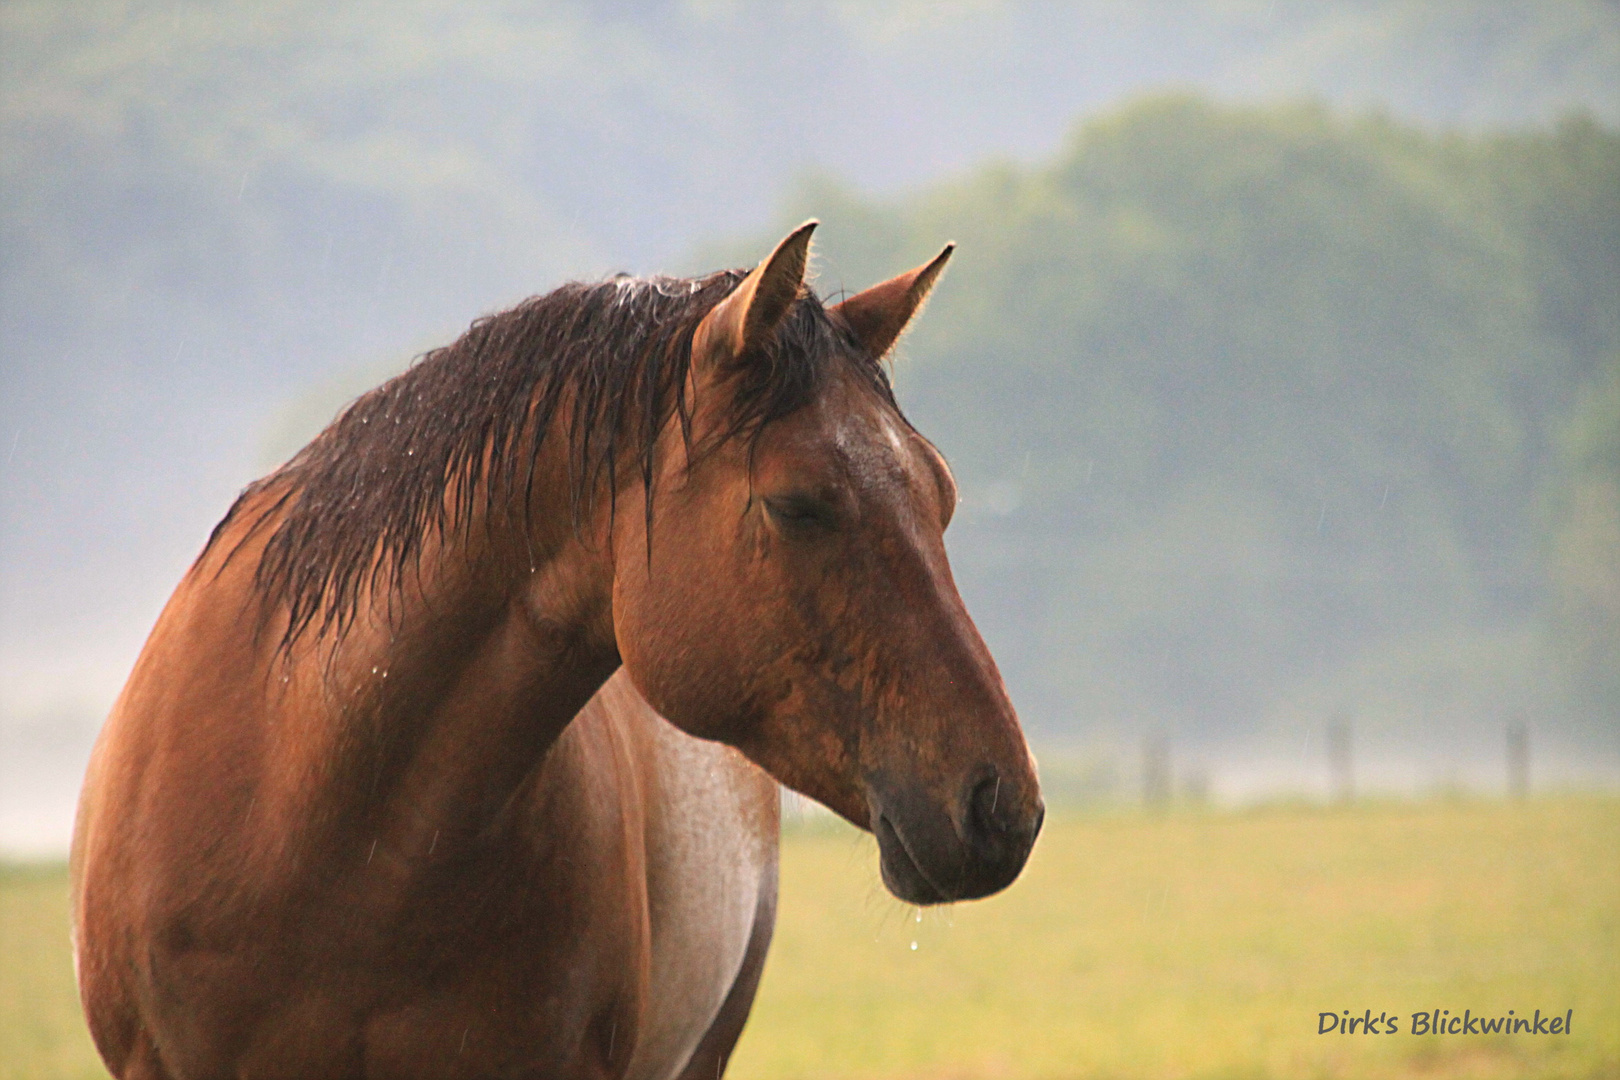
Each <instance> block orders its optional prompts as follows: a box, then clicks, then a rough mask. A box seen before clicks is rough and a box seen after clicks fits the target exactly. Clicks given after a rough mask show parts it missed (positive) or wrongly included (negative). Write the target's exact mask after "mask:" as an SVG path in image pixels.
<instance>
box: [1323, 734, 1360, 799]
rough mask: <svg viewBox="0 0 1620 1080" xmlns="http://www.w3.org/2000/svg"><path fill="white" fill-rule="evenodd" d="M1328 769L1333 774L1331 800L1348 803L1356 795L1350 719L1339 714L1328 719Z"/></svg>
mask: <svg viewBox="0 0 1620 1080" xmlns="http://www.w3.org/2000/svg"><path fill="white" fill-rule="evenodd" d="M1327 753H1328V771H1329V772H1330V773H1332V775H1333V801H1334V802H1337V803H1341V804H1349V803H1350V802H1352V801H1354V799H1355V797H1356V773H1355V760H1354V756H1353V753H1352V750H1351V745H1350V721H1349V719H1347V718H1346V717H1343V716H1339V717H1335V718H1334V719H1332V720H1330V721H1328V727H1327Z"/></svg>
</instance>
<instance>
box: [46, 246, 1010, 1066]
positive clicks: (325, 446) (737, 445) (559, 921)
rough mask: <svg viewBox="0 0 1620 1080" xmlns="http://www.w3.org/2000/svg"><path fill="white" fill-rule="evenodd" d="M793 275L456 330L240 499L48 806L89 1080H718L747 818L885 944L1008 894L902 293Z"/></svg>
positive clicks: (546, 310) (980, 674)
mask: <svg viewBox="0 0 1620 1080" xmlns="http://www.w3.org/2000/svg"><path fill="white" fill-rule="evenodd" d="M808 237H809V229H808V227H806V228H804V229H801V230H799V231H798V232H796V233H795V234H793V236H791V237H789V239H788V240H787V241H784V242H783V244H782V245H779V247H778V249H777V251H776V252H774V253H773V254H772V256H771V258H770V259H768V260H767V261H766V262H765V263H762V264H761V265H760V266H759V267H757V268H756V269H755V270H754V271H752V272H751V273H749V274H747V275H746V276H743V275H732V276H729V277H728V276H726V275H719V276H717V277H714V278H710V279H700V280H697V281H694V282H684V283H674V285H673V286H672V285H668V284H663V283H660V284H656V285H654V286H651V287H644V286H641V285H636V284H629V285H622V284H618V283H608V284H604V285H602V286H594V287H579V289H578V290H577V291H576V292H575V293H573V294H568V295H562V294H563V293H564V292H565V290H559V293H557V294H550V295H549V296H548V297H545V298H539V299H538V300H537V301H536V302H534V304H533V305H532V306H529V307H526V308H520V309H518V310H516V311H514V312H513V313H508V315H506V316H498V317H493V318H492V319H490V320H486V321H485V322H484V323H480V324H475V326H474V328H473V331H471V332H469V334H468V335H467V336H466V337H465V338H464V339H463V340H462V341H461V342H458V343H457V345H456V346H453V347H451V349H449V350H445V351H444V353H443V355H437V354H436V355H430V357H429V358H427V359H426V360H425V361H423V363H422V364H419V365H418V367H417V368H413V369H412V372H410V373H407V374H406V375H405V376H401V377H400V379H397V380H395V381H394V382H392V383H390V384H387V385H385V386H384V387H383V388H380V389H379V390H378V391H375V392H374V393H373V394H372V395H368V396H367V397H366V398H362V399H361V400H360V401H359V402H358V403H357V404H356V405H355V406H354V407H352V408H351V409H350V410H349V411H348V412H347V413H346V414H345V415H344V416H343V417H342V418H340V420H339V421H338V423H336V424H334V426H333V427H332V428H331V429H328V432H326V433H324V434H323V435H322V436H321V437H320V438H318V439H317V440H316V442H315V443H313V444H311V447H310V448H307V449H306V451H305V452H304V453H303V454H301V455H300V456H299V457H297V458H295V459H294V460H293V462H291V463H289V465H288V466H286V467H284V468H283V469H282V470H280V471H278V472H277V473H276V474H273V475H272V476H270V477H268V478H267V479H266V480H264V481H261V482H260V483H259V484H256V485H254V486H253V487H251V488H250V489H249V490H248V492H246V493H244V495H243V497H242V498H241V499H240V500H239V501H238V503H237V505H236V507H234V508H233V510H232V512H231V514H230V515H228V516H227V518H226V520H225V521H224V522H222V523H221V526H220V527H219V529H217V530H216V534H215V536H214V537H213V538H212V539H211V541H210V543H209V545H208V547H207V548H206V549H205V550H204V553H203V555H202V556H201V557H200V558H199V559H198V561H197V562H196V564H194V565H193V567H192V569H191V570H190V571H189V572H188V574H187V576H186V578H185V580H184V581H183V582H182V583H181V585H180V587H179V589H177V591H176V593H175V595H174V597H173V598H172V599H171V600H170V602H169V604H168V606H167V607H166V608H165V610H164V613H163V615H162V616H161V617H160V619H159V621H158V624H157V626H156V627H155V629H154V631H153V633H152V636H151V638H150V639H149V641H148V643H147V645H146V647H145V649H144V650H143V652H142V655H141V658H140V660H139V661H138V662H137V665H136V668H135V670H134V672H133V673H132V675H131V677H130V680H129V683H128V684H127V685H126V687H125V689H124V692H123V694H122V695H121V696H120V698H119V701H118V703H117V704H116V705H115V707H114V710H113V713H112V715H111V717H110V718H109V720H108V723H107V726H106V728H105V729H104V731H103V734H102V737H101V739H100V740H99V742H98V745H97V748H96V751H95V753H94V755H93V758H92V762H91V766H90V770H89V773H88V775H87V777H86V783H85V788H84V792H83V795H82V796H81V803H80V813H79V821H78V825H77V828H76V832H75V841H74V856H73V868H74V882H75V960H76V965H77V969H78V976H79V982H80V992H81V996H82V998H83V1001H84V1004H85V1009H86V1013H87V1016H88V1019H89V1021H90V1026H91V1031H92V1034H93V1035H94V1036H95V1039H96V1043H97V1046H98V1048H99V1049H100V1050H101V1052H102V1054H103V1057H104V1058H105V1059H106V1060H107V1062H108V1064H109V1067H110V1068H111V1069H112V1071H113V1072H114V1074H115V1075H117V1076H119V1077H121V1078H123V1080H145V1078H173V1080H192V1078H208V1077H225V1076H233V1077H293V1076H296V1077H310V1078H320V1077H331V1078H333V1080H339V1078H341V1080H349V1078H358V1077H437V1076H444V1077H451V1076H503V1077H504V1076H511V1077H531V1076H532V1077H557V1078H574V1077H579V1078H586V1077H614V1078H621V1077H625V1078H634V1080H673V1078H676V1077H684V1076H690V1077H698V1076H703V1077H709V1076H715V1075H718V1074H719V1073H720V1071H721V1070H722V1069H723V1067H724V1064H725V1061H726V1058H727V1057H728V1056H729V1054H730V1050H731V1047H732V1045H733V1043H734V1042H735V1040H736V1038H737V1036H738V1034H739V1033H740V1031H741V1028H742V1024H743V1021H744V1019H745V1018H746V1015H747V1011H748V1008H749V1005H750V1003H751V1000H752V996H753V991H754V987H755V985H756V984H757V980H758V977H759V972H760V968H761V965H762V964H763V960H764V954H765V949H766V947H767V945H768V942H769V937H770V930H771V925H772V920H773V918H774V904H775V881H776V877H775V865H776V863H775V860H776V848H775V844H776V827H777V819H776V813H777V811H776V802H775V799H776V788H775V784H774V782H773V781H772V779H771V777H774V778H775V779H776V780H780V781H782V782H784V783H787V784H789V785H790V786H793V787H795V788H797V789H798V790H800V791H803V792H805V793H807V794H809V795H812V796H813V797H816V798H818V799H820V800H821V801H822V802H824V803H826V804H827V805H829V806H830V807H832V808H833V809H834V810H836V811H837V812H839V813H841V814H843V815H844V816H845V817H846V818H848V819H850V820H851V821H853V822H855V823H856V824H858V825H860V826H862V827H866V828H870V829H872V830H873V831H874V832H875V833H876V834H877V837H878V842H879V848H880V852H881V856H882V867H883V874H884V880H885V882H886V883H888V885H889V887H890V888H891V890H893V891H894V892H896V894H897V895H900V896H902V897H903V898H906V899H910V900H913V901H915V902H919V903H932V902H939V901H942V900H950V899H958V898H965V897H972V896H978V895H984V894H985V893H988V892H991V891H994V890H996V889H999V888H1001V887H1003V886H1004V885H1006V884H1007V883H1008V882H1009V881H1010V880H1012V878H1013V877H1014V876H1015V875H1016V874H1017V872H1018V870H1019V868H1020V867H1021V866H1022V864H1023V861H1024V859H1025V857H1026V856H1027V853H1028V851H1029V847H1030V845H1031V844H1032V843H1033V841H1034V837H1035V833H1036V831H1037V830H1038V828H1039V824H1040V814H1041V807H1040V801H1039V796H1038V789H1037V787H1036V785H1035V781H1034V773H1033V768H1032V765H1031V763H1030V760H1029V757H1028V751H1027V749H1026V748H1025V747H1024V745H1023V740H1022V737H1021V735H1020V734H1019V732H1018V728H1017V723H1016V719H1015V718H1014V717H1013V714H1012V711H1011V707H1010V705H1009V704H1008V703H1007V701H1006V697H1005V692H1004V690H1003V689H1002V687H1001V684H1000V679H999V676H998V675H997V674H996V673H995V668H994V664H993V663H992V662H991V661H990V659H989V655H988V653H987V652H986V651H985V649H984V646H983V642H982V641H981V640H980V639H979V638H978V635H977V633H976V632H975V631H974V630H973V628H972V624H971V622H970V621H969V620H968V619H967V616H966V613H965V611H964V610H963V609H962V607H961V602H960V599H959V598H957V596H956V593H955V588H954V585H952V583H951V581H950V576H949V570H948V567H947V565H946V563H945V559H944V549H943V546H942V544H941V543H940V539H939V534H940V533H941V532H942V530H943V528H944V525H945V523H946V522H947V521H948V519H949V515H950V511H951V509H952V508H953V507H954V503H955V492H954V485H953V484H952V482H951V480H950V477H949V473H948V471H947V470H946V469H945V467H944V464H943V461H942V460H941V459H940V458H939V456H938V454H937V452H935V451H934V450H933V449H932V447H931V446H928V445H927V444H926V442H925V441H924V440H922V439H921V437H920V436H918V435H916V433H915V432H914V431H913V430H912V429H911V428H910V426H909V425H908V424H906V423H905V421H904V420H903V418H902V417H900V415H899V413H898V411H897V409H896V408H895V407H894V405H893V402H892V398H891V397H890V396H889V395H888V391H887V383H886V381H885V380H884V379H883V377H882V375H881V370H880V369H879V368H877V366H876V363H875V361H876V358H877V357H879V356H881V355H882V353H883V352H885V351H886V350H887V348H888V345H889V343H890V342H892V341H893V339H894V337H895V336H897V335H898V333H899V332H900V330H901V328H903V326H904V324H905V322H906V320H907V319H909V318H910V316H911V314H912V312H913V311H915V309H916V307H917V306H918V305H919V304H920V303H921V300H922V297H923V295H925V294H926V292H927V289H928V287H929V285H930V284H931V283H932V280H933V278H934V277H935V276H937V273H938V269H939V267H940V266H942V265H943V260H944V257H943V256H942V257H941V258H940V259H938V260H936V261H935V262H934V263H932V264H929V266H928V267H924V268H921V269H920V270H918V271H914V272H913V273H911V274H909V275H902V276H901V277H900V278H897V279H894V281H892V282H888V283H885V284H884V285H881V286H877V287H876V288H874V289H872V290H868V291H867V292H866V293H863V294H859V295H858V296H857V297H854V298H851V300H849V301H846V302H845V303H844V304H843V305H840V307H839V308H836V309H833V310H832V311H828V312H824V311H823V310H822V309H821V308H820V307H819V304H818V303H816V302H815V300H814V297H813V296H807V295H806V294H805V293H804V292H803V289H802V285H801V282H800V278H801V277H802V274H803V268H804V258H805V252H806V249H807V245H808ZM947 254H948V252H947ZM683 288H684V292H683V291H682V289H683ZM593 335H595V336H593ZM637 349H639V350H640V352H639V353H636V350H637ZM570 350H572V351H570ZM614 350H618V351H614ZM632 354H633V355H632ZM627 356H629V357H631V359H634V360H635V362H634V363H630V362H629V361H628V360H627V359H626V357H627ZM615 365H617V366H615ZM537 373H538V374H537ZM503 379H505V380H507V381H506V382H505V383H503V382H502V380H503ZM547 380H550V381H549V382H548V381H547ZM436 395H437V396H436ZM503 425H504V426H503ZM593 433H596V434H597V435H599V436H600V437H598V438H597V439H596V441H594V442H593ZM638 433H639V434H640V436H641V444H640V446H639V448H638V450H637V451H636V452H632V451H626V450H624V449H623V448H622V447H620V446H619V441H620V440H623V441H626V442H631V443H632V445H633V444H634V439H635V437H636V436H637V435H638ZM593 447H594V448H595V449H594V450H593ZM593 454H595V455H596V456H594V457H593ZM514 463H515V464H514ZM638 504H639V505H638ZM632 507H634V508H636V509H642V510H644V512H642V513H637V512H634V510H632V509H631V508H632ZM616 671H617V672H619V674H617V675H615V672H616ZM655 709H656V711H655ZM660 713H661V714H662V715H663V716H664V717H668V718H669V722H666V721H665V720H664V719H661V718H660V715H659V714H660ZM671 723H673V725H675V726H671ZM677 727H678V728H679V730H677ZM693 736H698V738H694V737H693ZM762 770H763V771H762ZM767 774H769V775H767Z"/></svg>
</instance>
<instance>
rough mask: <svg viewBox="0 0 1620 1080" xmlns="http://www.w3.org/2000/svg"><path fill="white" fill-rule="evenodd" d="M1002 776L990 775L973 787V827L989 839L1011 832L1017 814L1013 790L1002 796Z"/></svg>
mask: <svg viewBox="0 0 1620 1080" xmlns="http://www.w3.org/2000/svg"><path fill="white" fill-rule="evenodd" d="M1001 787H1002V780H1001V777H1000V776H988V777H986V778H985V779H983V780H981V781H979V783H978V785H977V786H976V787H974V789H973V796H972V800H971V806H972V808H973V829H974V831H975V832H976V833H978V834H979V835H980V836H982V837H984V838H985V839H987V840H996V839H999V838H1000V837H1002V836H1005V835H1006V834H1007V833H1009V832H1011V831H1012V830H1013V828H1014V826H1015V824H1016V817H1017V815H1016V814H1015V813H1014V811H1013V799H1012V792H1011V791H1010V790H1009V791H1008V792H1007V796H1008V797H1007V798H1006V799H1003V798H1002V797H1001V796H1002V791H1001Z"/></svg>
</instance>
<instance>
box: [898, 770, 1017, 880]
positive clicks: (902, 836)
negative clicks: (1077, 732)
mask: <svg viewBox="0 0 1620 1080" xmlns="http://www.w3.org/2000/svg"><path fill="white" fill-rule="evenodd" d="M1013 788H1014V785H1013V784H1012V782H1010V781H1005V780H1001V779H999V778H997V777H996V776H995V775H994V774H993V773H992V774H991V775H989V776H988V777H983V776H981V777H980V778H979V779H977V780H976V781H975V782H974V783H972V784H970V785H969V786H968V788H967V790H966V791H964V792H963V793H962V795H961V796H960V798H959V799H957V800H955V805H950V806H941V805H940V804H939V803H938V802H937V801H936V800H934V799H931V798H929V797H928V796H927V794H926V793H924V792H920V791H916V790H915V789H906V788H890V787H887V786H886V785H884V784H882V783H881V782H879V783H875V784H872V785H869V787H868V791H869V795H868V801H869V803H870V804H871V822H872V832H873V834H874V835H875V836H876V837H877V841H878V852H879V856H880V867H881V869H882V873H883V884H884V885H886V886H887V887H888V889H889V891H890V892H891V893H893V894H894V895H895V896H897V897H899V898H900V899H901V900H904V901H906V902H907V903H911V904H945V903H950V902H951V901H953V900H976V899H978V898H979V897H981V896H989V895H990V894H991V893H995V892H999V891H1001V890H1002V889H1005V888H1006V887H1007V886H1008V885H1011V884H1012V883H1013V881H1014V879H1016V878H1017V877H1018V875H1019V873H1020V872H1021V871H1022V870H1023V868H1024V863H1025V862H1027V861H1028V859H1029V852H1030V849H1031V848H1033V847H1034V846H1035V838H1036V836H1038V835H1039V834H1040V831H1041V823H1042V822H1043V821H1044V820H1045V818H1046V806H1045V804H1043V803H1042V802H1041V798H1040V795H1039V793H1038V792H1037V791H1027V792H1025V791H1017V790H1013Z"/></svg>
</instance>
